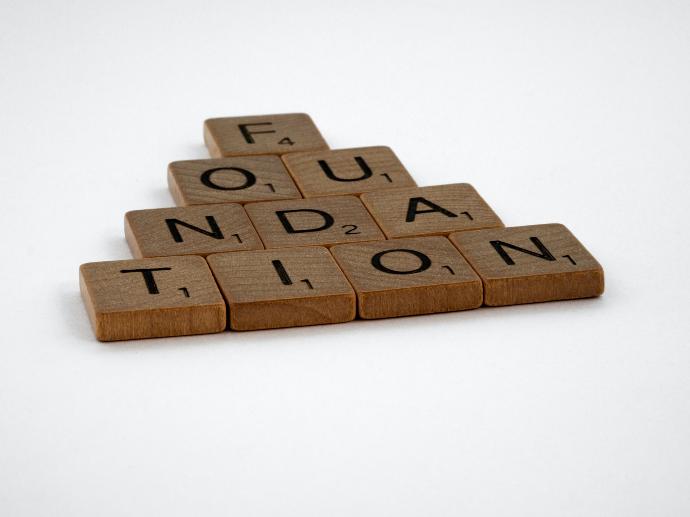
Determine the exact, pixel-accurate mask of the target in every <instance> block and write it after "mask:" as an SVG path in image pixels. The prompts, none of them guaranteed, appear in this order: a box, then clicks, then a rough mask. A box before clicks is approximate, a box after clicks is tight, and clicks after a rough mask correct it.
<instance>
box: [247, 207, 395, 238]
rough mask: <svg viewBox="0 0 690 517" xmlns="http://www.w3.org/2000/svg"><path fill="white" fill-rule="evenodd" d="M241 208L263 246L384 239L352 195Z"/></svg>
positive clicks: (367, 213)
mask: <svg viewBox="0 0 690 517" xmlns="http://www.w3.org/2000/svg"><path fill="white" fill-rule="evenodd" d="M245 208H246V210H247V214H249V218H250V219H251V220H252V223H254V226H255V227H256V230H257V231H258V232H259V235H260V236H261V240H262V241H263V242H264V245H265V246H266V248H267V249H270V248H288V247H294V246H331V245H333V244H340V243H346V242H362V241H375V240H383V239H384V236H383V233H381V230H380V229H379V227H378V226H377V225H376V223H375V222H374V220H373V219H372V218H371V215H369V212H367V210H366V208H364V205H363V204H362V202H361V201H360V200H359V199H358V198H357V197H355V196H333V197H320V198H310V199H294V200H287V201H269V202H266V203H250V204H248V205H246V206H245Z"/></svg>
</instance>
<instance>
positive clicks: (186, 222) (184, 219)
mask: <svg viewBox="0 0 690 517" xmlns="http://www.w3.org/2000/svg"><path fill="white" fill-rule="evenodd" d="M125 236H126V237H127V242H128V243H129V247H130V249H131V250H132V254H133V255H134V256H135V257H137V258H143V257H168V256H172V255H202V256H205V255H208V254H209V253H220V252H225V251H242V250H260V249H263V244H261V239H259V236H258V234H257V233H256V230H255V229H254V227H253V226H252V223H251V222H250V221H249V218H248V217H247V214H246V212H245V211H244V209H243V208H242V206H241V205H237V204H233V203H228V204H218V205H197V206H186V207H178V208H154V209H151V210H134V211H132V212H127V213H126V214H125Z"/></svg>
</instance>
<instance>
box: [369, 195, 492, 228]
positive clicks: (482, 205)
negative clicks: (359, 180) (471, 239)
mask: <svg viewBox="0 0 690 517" xmlns="http://www.w3.org/2000/svg"><path fill="white" fill-rule="evenodd" d="M361 199H362V202H363V203H364V204H365V206H366V207H367V209H368V210H369V212H371V215H373V216H374V219H375V220H376V222H377V223H378V224H379V226H380V227H381V229H382V230H383V233H385V234H386V237H388V238H389V239H393V238H399V237H413V236H421V235H447V234H449V233H451V232H455V231H464V230H478V229H480V228H494V227H502V226H503V223H502V222H501V220H500V219H499V218H498V216H497V215H496V214H495V213H494V211H493V210H492V209H491V207H489V205H487V204H486V202H485V201H484V200H483V199H482V197H481V196H480V195H479V194H478V193H477V191H476V190H474V187H472V185H469V184H467V183H455V184H452V185H436V186H433V187H415V188H404V189H396V190H387V191H380V192H368V193H365V194H362V197H361Z"/></svg>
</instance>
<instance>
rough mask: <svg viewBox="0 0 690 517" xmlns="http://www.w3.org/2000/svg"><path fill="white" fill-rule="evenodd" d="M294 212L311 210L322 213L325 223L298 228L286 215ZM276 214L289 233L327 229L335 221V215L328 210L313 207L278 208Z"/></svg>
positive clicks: (314, 212)
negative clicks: (313, 226)
mask: <svg viewBox="0 0 690 517" xmlns="http://www.w3.org/2000/svg"><path fill="white" fill-rule="evenodd" d="M293 212H311V213H313V214H317V215H320V216H321V217H322V218H323V224H322V225H321V226H319V227H316V228H301V229H296V228H295V227H294V226H292V224H291V223H290V220H289V219H288V218H287V216H286V215H285V214H291V213H293ZM276 215H277V216H278V219H280V222H281V223H283V227H284V228H285V231H286V232H288V233H307V232H320V231H321V230H327V229H328V228H330V227H331V226H333V223H334V222H335V221H334V219H333V216H332V215H331V214H329V213H328V212H324V211H323V210H315V209H312V208H300V209H297V210H278V211H277V212H276Z"/></svg>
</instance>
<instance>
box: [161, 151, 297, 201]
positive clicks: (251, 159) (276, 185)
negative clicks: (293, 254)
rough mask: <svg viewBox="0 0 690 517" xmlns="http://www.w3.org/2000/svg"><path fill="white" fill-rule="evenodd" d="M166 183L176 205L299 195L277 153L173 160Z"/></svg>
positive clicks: (258, 199)
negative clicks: (273, 154) (275, 154)
mask: <svg viewBox="0 0 690 517" xmlns="http://www.w3.org/2000/svg"><path fill="white" fill-rule="evenodd" d="M168 186H169V187H170V192H171V193H172V196H173V199H174V200H175V203H176V204H177V205H178V206H189V205H209V204H212V203H248V202H250V201H271V200H274V199H294V198H301V197H302V195H301V194H300V192H299V190H298V189H297V186H296V185H295V183H294V182H293V181H292V178H291V177H290V175H289V174H288V172H287V170H286V169H285V166H284V165H283V161H282V160H281V159H280V157H278V156H241V157H234V158H218V159H211V160H186V161H179V162H172V163H171V164H170V165H169V166H168Z"/></svg>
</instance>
